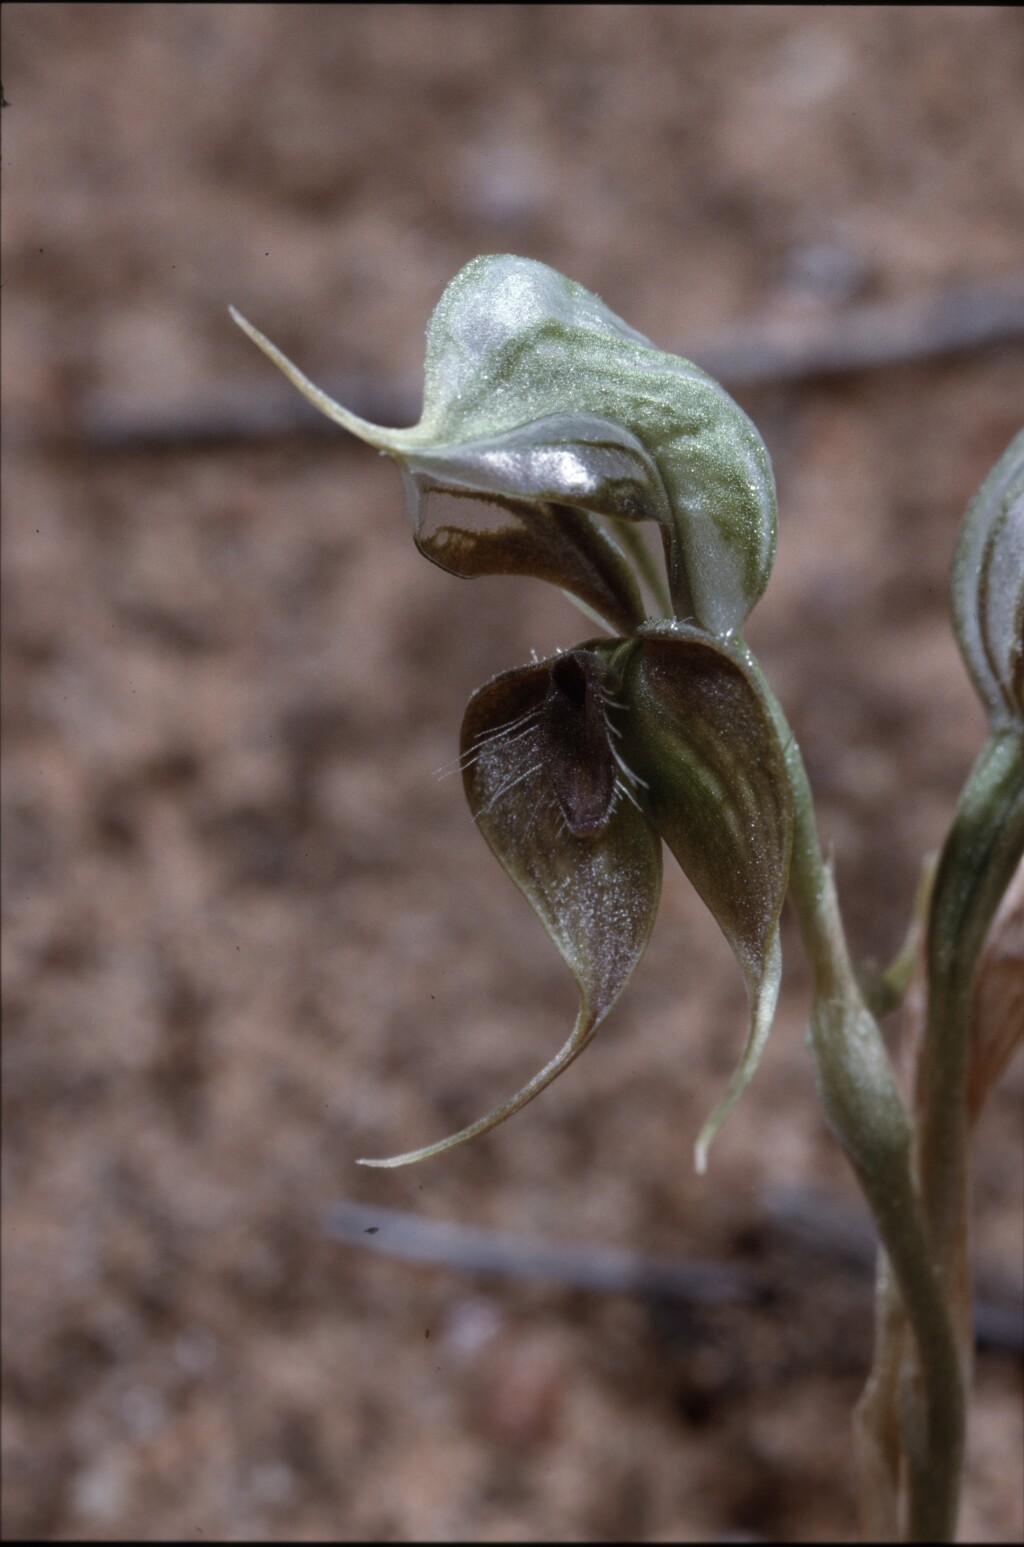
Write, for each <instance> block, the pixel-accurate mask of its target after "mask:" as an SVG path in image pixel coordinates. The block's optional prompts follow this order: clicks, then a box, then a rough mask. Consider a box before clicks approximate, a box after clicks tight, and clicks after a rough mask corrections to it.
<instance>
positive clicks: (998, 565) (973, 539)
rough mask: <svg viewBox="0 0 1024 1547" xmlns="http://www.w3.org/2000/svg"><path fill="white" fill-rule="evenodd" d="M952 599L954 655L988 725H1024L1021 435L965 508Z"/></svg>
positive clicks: (1023, 456)
mask: <svg viewBox="0 0 1024 1547" xmlns="http://www.w3.org/2000/svg"><path fill="white" fill-rule="evenodd" d="M951 599H952V606H953V622H954V625H955V628H956V633H957V638H958V639H959V641H960V648H961V650H962V651H963V655H964V659H965V661H966V662H967V668H968V670H969V671H970V673H971V676H972V677H973V679H974V682H975V686H976V687H977V689H978V693H979V694H980V696H981V699H982V702H983V703H984V704H985V706H986V708H987V710H988V712H989V717H990V719H991V720H992V721H993V724H994V725H997V724H998V723H1000V722H1002V721H1004V720H1005V719H1006V718H1007V717H1009V718H1011V719H1015V720H1017V721H1024V430H1022V431H1021V432H1020V434H1019V435H1017V436H1015V437H1014V439H1013V440H1012V441H1011V442H1010V444H1009V446H1008V447H1007V449H1006V451H1005V452H1004V453H1003V455H1002V456H1001V457H1000V459H999V461H998V462H997V463H996V465H995V467H994V468H993V469H992V471H991V472H990V473H989V475H988V477H987V478H986V479H985V482H984V483H983V484H982V486H981V488H980V489H979V490H978V492H977V494H976V495H975V496H974V499H973V500H972V501H971V503H970V505H969V506H968V508H967V513H966V515H965V516H964V520H963V526H962V527H961V529H960V536H959V538H958V540H957V546H956V553H955V554H954V557H953V572H952V584H951Z"/></svg>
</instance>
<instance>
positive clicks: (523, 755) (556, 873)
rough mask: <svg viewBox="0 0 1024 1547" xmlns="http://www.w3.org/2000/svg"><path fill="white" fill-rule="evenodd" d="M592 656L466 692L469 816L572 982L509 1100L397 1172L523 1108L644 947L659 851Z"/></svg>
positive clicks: (588, 1029)
mask: <svg viewBox="0 0 1024 1547" xmlns="http://www.w3.org/2000/svg"><path fill="white" fill-rule="evenodd" d="M606 707H607V706H606V702H605V687H604V666H603V659H602V657H601V656H600V655H599V654H598V653H597V652H596V651H591V650H588V649H579V650H574V651H568V652H566V653H564V654H562V655H560V656H556V657H553V658H552V659H551V660H548V661H542V662H540V663H538V664H537V665H535V666H527V667H525V668H523V669H521V670H518V671H511V672H505V673H503V674H502V675H501V676H499V677H496V678H494V680H493V681H491V682H489V683H487V684H486V685H485V686H484V687H483V688H481V689H480V691H479V692H478V693H476V694H474V696H473V698H472V699H471V700H470V703H469V706H468V708H467V710H466V715H465V719H464V721H463V727H462V752H463V781H464V784H465V789H466V796H467V799H468V801H469V805H470V809H471V810H472V812H473V815H474V817H475V819H476V821H477V824H478V826H479V828H480V831H481V832H482V833H483V835H484V837H485V838H486V839H487V842H488V843H489V844H490V846H491V848H492V849H493V851H494V853H495V855H496V856H497V858H498V859H499V860H500V862H501V864H502V865H503V866H504V868H505V870H506V871H507V872H508V874H509V875H510V876H511V878H512V880H513V881H514V882H515V883H516V885H517V886H518V887H519V889H520V891H521V892H522V893H523V895H524V896H525V898H526V899H527V901H528V902H529V903H530V905H531V907H532V908H533V910H534V912H535V913H536V914H537V917H538V918H539V919H540V921H541V923H542V924H543V925H544V928H545V929H546V930H547V932H548V934H549V935H550V937H551V939H552V940H553V941H554V943H555V945H556V946H557V947H558V950H559V951H560V952H561V954H562V957H563V959H564V960H565V962H566V965H567V966H568V967H569V970H570V971H571V972H572V974H573V977H574V978H575V979H576V985H577V987H578V989H579V996H580V1004H579V1013H578V1015H577V1018H576V1024H575V1026H574V1027H573V1030H572V1033H571V1035H570V1036H569V1038H568V1040H567V1041H566V1043H565V1044H564V1046H563V1047H562V1048H561V1049H560V1050H559V1052H557V1053H556V1054H555V1056H554V1057H553V1058H552V1059H551V1060H550V1061H549V1062H548V1063H547V1064H545V1065H544V1067H543V1068H542V1069H541V1070H540V1071H539V1072H538V1073H537V1074H535V1075H534V1077H533V1079H532V1080H529V1081H528V1082H527V1084H526V1085H524V1086H523V1088H522V1089H521V1090H519V1091H518V1092H517V1093H516V1094H515V1095H514V1096H512V1097H510V1098H509V1100H507V1101H505V1102H503V1103H502V1104H501V1105H500V1106H498V1107H495V1109H494V1110H493V1111H491V1112H488V1113H487V1115H486V1116H484V1117H482V1118H480V1119H479V1120H478V1121H477V1122H475V1123H472V1124H470V1126H469V1127H467V1128H464V1129H462V1130H461V1132H459V1133H456V1134H453V1135H452V1136H451V1137H450V1138H447V1139H442V1140H440V1141H439V1142H438V1143H436V1144H430V1145H427V1146H426V1147H425V1148H423V1149H420V1150H414V1151H412V1152H410V1153H409V1154H405V1155H398V1156H395V1157H393V1158H392V1159H390V1160H375V1161H364V1162H363V1164H368V1165H378V1166H381V1165H383V1166H398V1165H405V1164H407V1163H409V1162H410V1161H414V1160H422V1159H425V1158H426V1157H427V1156H429V1155H437V1154H440V1153H442V1152H443V1151H444V1150H448V1149H451V1148H453V1147H454V1146H455V1145H457V1144H464V1143H466V1141H467V1140H469V1139H472V1138H475V1137H476V1135H477V1134H480V1133H485V1132H486V1131H487V1130H488V1129H489V1128H493V1127H494V1126H495V1125H496V1124H497V1123H500V1122H502V1121H504V1119H505V1118H506V1117H509V1116H511V1114H512V1113H513V1112H516V1111H518V1109H519V1108H520V1107H521V1106H523V1105H525V1103H526V1102H527V1101H530V1100H532V1098H533V1097H534V1096H536V1095H537V1094H538V1093H539V1092H540V1091H542V1090H543V1089H544V1087H545V1086H546V1085H549V1084H550V1083H551V1081H552V1080H553V1079H555V1078H556V1077H557V1076H558V1075H559V1074H561V1072H562V1071H563V1069H566V1068H567V1067H568V1066H569V1064H570V1063H572V1061H573V1059H574V1058H576V1057H577V1055H578V1054H579V1053H581V1052H582V1051H583V1049H584V1047H586V1045H587V1043H588V1042H589V1041H590V1039H591V1038H592V1036H593V1035H594V1032H595V1031H596V1030H597V1027H598V1026H599V1025H600V1023H601V1021H602V1020H603V1019H604V1017H605V1016H606V1015H607V1013H608V1011H609V1010H610V1009H611V1007H612V1005H613V1004H614V1003H615V1001H616V999H617V998H618V997H619V994H620V993H621V992H622V990H623V988H624V987H625V986H626V984H627V982H628V981H629V978H630V976H631V975H632V972H633V969H634V968H635V967H636V964H637V962H638V961H639V960H640V957H641V956H642V954H643V951H644V948H645V946H646V945H647V941H648V938H649V936H650V932H651V929H652V927H653V924H654V918H655V914H656V911H657V906H658V898H659V895H660V890H661V840H660V839H659V837H658V835H657V832H656V831H655V830H654V828H653V827H652V826H651V823H650V822H649V820H648V819H647V817H646V816H645V815H643V813H642V812H641V811H640V809H639V807H638V806H637V805H636V804H635V803H634V800H632V799H630V798H629V795H628V794H627V792H626V790H625V789H624V788H623V785H622V782H621V777H620V773H619V765H618V763H617V762H616V759H615V754H614V752H613V750H612V738H611V733H610V731H609V729H608V720H607V716H606Z"/></svg>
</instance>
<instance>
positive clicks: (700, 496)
mask: <svg viewBox="0 0 1024 1547" xmlns="http://www.w3.org/2000/svg"><path fill="white" fill-rule="evenodd" d="M235 315H236V320H238V321H239V322H240V323H241V325H242V326H243V327H244V328H245V329H246V331H247V332H248V333H249V334H250V336H251V337H252V338H253V339H254V340H255V342H256V343H258V344H259V345H260V347H261V348H263V349H264V350H265V351H266V352H267V353H268V354H269V355H270V356H271V358H272V359H274V360H275V362H276V363H277V364H278V365H279V366H280V367H281V369H282V370H284V371H285V373H286V374H287V375H288V376H289V378H290V379H291V380H292V381H293V382H294V383H295V385H296V386H298V387H299V388H300V390H301V391H303V392H304V393H305V394H306V396H307V397H309V398H310V400H311V401H312V402H314V403H315V404H316V406H317V407H319V408H321V409H322V411H323V412H325V413H326V414H328V415H329V417H331V418H333V419H334V420H335V421H336V422H337V423H339V424H342V425H344V426H345V428H347V429H349V430H351V431H352V433H353V434H356V435H359V436H360V437H361V438H362V439H364V440H367V441H369V443H370V444H371V445H374V446H377V447H378V448H379V449H381V450H383V451H386V452H388V453H389V454H390V455H392V456H394V457H396V458H397V459H398V460H399V462H400V463H402V464H403V465H404V466H405V467H406V469H407V470H408V472H409V474H410V476H411V477H412V478H413V481H414V483H415V482H417V481H418V480H420V479H423V478H426V479H428V480H429V481H430V482H431V483H433V484H439V485H443V486H446V487H447V486H450V480H453V479H455V480H457V479H459V478H460V477H461V478H473V477H481V478H482V479H483V480H484V481H483V483H476V484H473V485H472V486H473V487H476V488H486V490H487V491H488V492H490V493H491V494H494V495H498V496H501V497H505V498H510V499H518V498H522V497H523V494H524V489H523V486H522V484H523V478H524V473H525V476H526V482H527V485H528V486H529V487H530V488H531V489H532V491H533V492H532V498H533V499H536V500H539V501H541V502H557V503H562V504H568V505H572V506H574V507H576V508H579V509H582V510H591V511H605V512H612V513H614V514H616V515H620V516H621V515H627V516H629V517H630V518H631V519H638V518H643V519H650V520H655V521H660V522H661V523H662V525H663V529H664V530H665V532H666V534H667V537H668V541H669V548H670V559H669V567H670V571H671V575H670V578H671V582H672V589H673V596H674V598H675V603H676V608H677V611H678V612H680V613H685V614H686V615H687V616H689V615H691V614H692V616H693V617H694V618H695V619H696V620H697V622H698V623H699V624H701V626H702V627H704V628H706V629H708V630H710V631H711V632H713V633H715V634H721V635H728V634H730V633H732V632H733V631H735V630H736V629H738V628H739V627H740V626H741V625H742V623H743V620H744V619H745V618H746V616H747V614H748V613H749V611H750V609H751V608H752V607H753V605H754V603H755V602H756V601H757V599H758V597H759V596H760V595H761V593H762V591H763V590H764V587H765V585H766V583H767V580H768V575H769V573H770V570H771V565H772V561H773V559H774V555H775V529H776V509H775V485H774V479H773V476H772V470H771V463H770V461H769V458H768V454H767V451H766V450H765V447H764V443H763V442H762V440H761V437H760V436H759V434H758V433H757V430H756V429H755V428H754V426H753V424H752V423H751V421H750V420H749V419H748V418H747V416H746V414H745V413H743V411H742V409H740V408H739V407H738V405H737V404H736V403H734V402H733V400H732V398H730V397H729V395H728V393H726V392H725V390H724V388H722V387H721V386H719V384H718V383H717V382H715V381H714V380H712V378H711V377H710V376H708V375H707V374H706V373H705V372H704V371H701V370H700V369H699V368H698V367H697V366H695V365H692V364H690V362H688V361H686V360H681V359H679V358H678V357H677V356H675V355H670V354H666V353H664V352H663V351H661V350H658V349H656V348H654V346H653V345H652V344H650V343H649V341H648V340H647V339H645V338H644V337H643V335H642V334H640V333H637V332H636V331H635V330H634V329H633V328H630V327H629V326H628V325H627V324H626V323H625V322H623V321H622V320H621V318H619V317H617V316H615V314H614V313H613V312H611V311H610V310H609V309H608V308H607V307H606V306H605V305H604V304H603V302H601V301H600V300H599V299H598V298H597V296H594V295H592V294H591V293H590V292H589V291H588V290H585V289H584V288H583V286H582V285H578V284H576V283H574V282H573V281H572V280H569V279H566V278H565V277H564V276H563V275H561V274H559V273H557V272H556V271H555V270H554V269H550V268H548V267H547V266H546V265H545V264H542V263H537V262H534V261H533V260H531V259H527V258H516V257H512V256H509V255H507V254H505V255H499V256H492V257H483V258H476V259H474V260H473V261H472V262H471V263H468V264H467V265H466V267H465V268H464V269H462V270H461V271H460V272H459V273H458V274H457V275H456V276H455V278H454V279H453V280H452V281H451V283H450V284H449V285H448V286H447V288H446V290H445V292H444V294H443V295H442V297H441V299H440V301H439V302H438V305H437V307H436V308H435V310H434V313H433V316H432V317H431V319H430V323H429V326H428V328H427V352H426V363H425V387H424V404H423V416H422V418H421V420H420V422H419V424H418V425H416V426H414V427H413V428H412V429H408V430H387V429H383V428H380V427H378V426H375V425H370V424H367V422H366V421H365V420H363V419H359V418H357V417H356V416H355V415H352V414H349V413H347V412H346V410H344V409H343V408H341V407H340V406H339V405H338V404H336V403H334V402H333V401H332V400H331V399H329V398H328V397H327V396H326V395H325V394H324V393H322V392H320V391H319V389H317V388H316V387H314V386H313V385H312V384H311V383H310V382H308V381H307V380H306V378H305V377H304V376H302V374H301V372H299V371H297V370H296V368H295V367H294V366H293V365H291V363H290V362H289V361H287V360H286V359H285V358H284V357H283V356H282V355H281V354H280V351H278V350H276V349H275V348H274V346H273V345H269V344H268V343H267V341H266V340H265V339H264V338H263V336H262V335H261V334H259V333H257V331H256V330H255V329H254V328H252V327H251V326H250V325H249V324H247V323H245V322H244V321H243V320H242V319H240V318H237V314H235Z"/></svg>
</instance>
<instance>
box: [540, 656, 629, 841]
mask: <svg viewBox="0 0 1024 1547" xmlns="http://www.w3.org/2000/svg"><path fill="white" fill-rule="evenodd" d="M603 678H604V666H603V663H602V661H601V658H600V656H597V655H594V654H593V653H592V652H591V651H589V650H570V651H567V652H566V654H564V655H559V656H556V657H555V659H554V660H553V661H552V663H551V671H550V676H549V682H548V691H547V696H546V697H545V699H544V704H543V707H542V710H541V737H542V743H543V745H544V750H545V755H546V756H545V768H546V771H547V776H548V780H549V782H550V785H551V788H552V791H553V792H554V796H555V799H556V800H557V802H558V805H559V809H560V810H561V813H562V815H563V816H564V818H565V821H566V825H567V827H568V828H569V831H570V832H571V833H572V834H573V835H574V836H575V837H577V838H589V837H592V836H594V834H596V833H600V832H603V831H604V828H605V827H606V826H607V823H608V818H609V816H610V815H611V811H612V806H613V805H614V802H615V759H614V757H613V755H612V746H611V740H610V735H609V730H608V720H607V717H606V714H605V699H604V686H603Z"/></svg>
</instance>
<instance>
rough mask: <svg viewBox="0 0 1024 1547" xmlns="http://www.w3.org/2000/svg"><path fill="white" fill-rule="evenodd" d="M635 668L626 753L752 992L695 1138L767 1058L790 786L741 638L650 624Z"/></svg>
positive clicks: (710, 1131)
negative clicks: (738, 643)
mask: <svg viewBox="0 0 1024 1547" xmlns="http://www.w3.org/2000/svg"><path fill="white" fill-rule="evenodd" d="M637 644H638V648H637V649H636V650H635V651H634V652H633V653H632V654H631V655H630V657H629V660H628V663H627V665H626V668H625V673H624V678H623V683H622V688H621V690H620V691H621V693H622V696H623V698H624V699H625V701H626V703H627V704H628V705H629V710H628V712H627V714H626V715H625V716H624V718H623V721H622V725H623V731H624V734H623V738H622V742H621V751H622V756H623V758H624V760H625V762H626V763H627V764H628V765H629V767H630V768H631V769H632V770H633V772H634V773H635V774H636V775H637V776H638V777H639V778H640V779H641V780H643V782H644V784H645V785H646V786H647V788H646V791H645V794H646V801H647V805H648V809H649V810H650V813H651V815H652V817H653V818H654V821H655V823H656V825H657V827H658V829H659V831H660V833H661V835H662V837H663V838H664V840H665V842H666V843H667V844H668V846H669V848H670V849H671V850H672V853H673V854H674V855H675V857H676V859H677V860H678V861H679V863H680V865H681V866H682V868H683V870H684V871H685V872H686V874H687V876H688V877H689V878H690V880H691V881H692V882H693V885H694V886H695V888H696V890H697V891H698V893H699V894H700V896H701V897H702V898H703V900H704V902H705V903H706V904H707V906H708V907H709V908H710V910H711V912H712V913H713V914H714V916H715V918H716V919H717V921H718V923H719V926H720V927H721V929H722V932H723V933H724V935H725V937H726V939H727V940H728V941H729V944H730V945H731V946H732V949H733V952H734V954H735V956H736V960H737V962H738V963H739V966H740V969H741V971H742V973H743V977H744V981H745V983H746V986H747V993H748V996H749V998H750V1006H751V1013H750V1027H749V1031H748V1035H747V1043H746V1047H745V1049H744V1052H743V1055H742V1058H741V1061H740V1064H739V1067H738V1068H737V1070H736V1073H735V1075H734V1076H733V1079H732V1082H731V1084H730V1085H729V1088H728V1090H727V1092H726V1094H725V1097H724V1098H723V1100H722V1101H721V1103H720V1104H719V1106H718V1107H717V1108H716V1109H715V1111H714V1112H713V1113H712V1115H711V1117H710V1118H709V1119H708V1122H707V1123H706V1124H705V1126H704V1128H703V1130H702V1132H701V1135H700V1138H699V1140H698V1144H697V1164H698V1169H699V1170H703V1169H704V1165H705V1162H706V1156H707V1150H708V1146H709V1145H710V1143H711V1140H712V1139H713V1137H714V1135H715V1133H716V1132H717V1131H718V1129H719V1128H720V1127H721V1124H722V1123H723V1122H724V1120H725V1118H726V1116H727V1115H728V1113H729V1112H730V1110H731V1109H732V1107H733V1105H734V1104H735V1102H736V1101H737V1099H738V1098H739V1096H740V1094H741V1093H742V1091H743V1090H744V1088H745V1087H746V1085H747V1083H748V1082H749V1080H750V1078H751V1076H752V1075H753V1073H754V1070H755V1069H756V1067H757V1064H758V1062H759V1061H760V1058H761V1054H762V1052H763V1050H764V1045H765V1041H766V1039H767V1036H768V1031H769V1029H770V1027H771V1023H772V1018H773V1015H774V1012H775V1004H776V1000H777V998H778V990H779V980H780V977H781V971H782V957H781V951H780V948H779V913H780V911H781V908H782V902H783V898H784V896H785V893H786V887H787V884H788V878H789V859H790V850H791V846H792V811H791V802H790V795H789V784H788V781H787V778H786V771H785V765H784V761H783V749H782V747H781V746H780V744H779V740H778V736H777V733H776V731H775V728H774V724H773V721H772V719H771V716H770V715H769V713H768V710H767V708H766V707H765V705H764V703H763V701H762V698H761V693H760V689H759V688H758V686H757V683H756V682H755V680H754V678H753V677H752V676H751V675H750V673H749V671H748V670H747V667H746V666H745V664H744V662H743V660H742V658H741V657H740V655H739V653H738V652H737V651H734V650H733V649H732V648H731V647H729V646H726V645H723V644H720V643H718V642H716V641H714V640H710V639H709V638H708V637H707V635H705V634H702V633H700V632H699V631H698V630H696V629H687V628H684V627H681V626H678V625H677V626H675V627H672V626H670V625H653V624H652V625H646V626H645V627H644V628H643V629H642V630H641V631H640V637H639V639H638V641H637Z"/></svg>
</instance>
